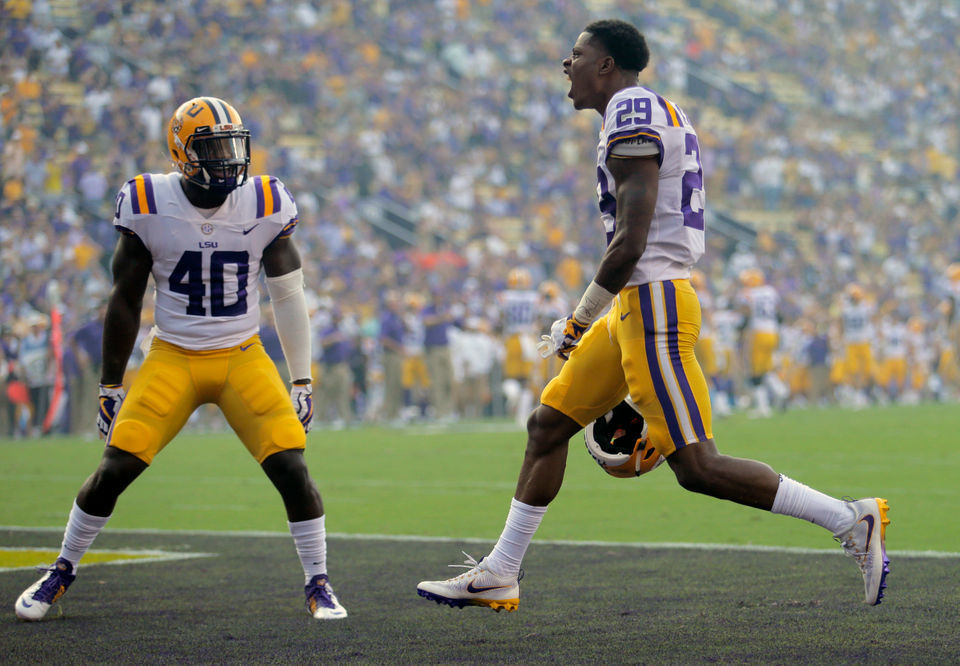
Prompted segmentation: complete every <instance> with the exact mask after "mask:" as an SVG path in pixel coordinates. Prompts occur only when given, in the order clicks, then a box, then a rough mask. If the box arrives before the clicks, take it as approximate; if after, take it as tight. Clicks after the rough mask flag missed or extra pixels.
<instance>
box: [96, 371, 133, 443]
mask: <svg viewBox="0 0 960 666" xmlns="http://www.w3.org/2000/svg"><path fill="white" fill-rule="evenodd" d="M125 397H127V394H126V393H125V392H124V390H123V385H122V384H100V409H99V410H98V411H97V430H99V431H100V439H106V438H107V435H108V434H109V432H110V426H112V425H113V419H114V418H116V416H117V412H119V411H120V405H122V404H123V399H124V398H125Z"/></svg>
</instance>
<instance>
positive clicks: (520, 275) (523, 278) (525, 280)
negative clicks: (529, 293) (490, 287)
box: [507, 268, 532, 289]
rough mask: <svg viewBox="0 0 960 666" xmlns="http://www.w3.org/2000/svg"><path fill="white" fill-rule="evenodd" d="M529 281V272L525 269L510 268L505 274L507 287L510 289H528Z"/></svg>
mask: <svg viewBox="0 0 960 666" xmlns="http://www.w3.org/2000/svg"><path fill="white" fill-rule="evenodd" d="M531 281H532V280H531V278H530V271H528V270H527V269H526V268H512V269H510V272H509V273H507V286H508V287H510V288H511V289H529V288H530V283H531Z"/></svg>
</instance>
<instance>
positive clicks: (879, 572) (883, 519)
mask: <svg viewBox="0 0 960 666" xmlns="http://www.w3.org/2000/svg"><path fill="white" fill-rule="evenodd" d="M849 504H850V507H851V508H852V509H853V511H854V514H855V516H856V518H855V520H854V522H853V526H852V527H851V528H850V529H848V530H846V531H845V532H838V533H836V534H834V535H833V538H834V539H836V540H837V541H839V542H840V545H842V546H843V550H844V552H846V554H847V555H849V556H850V557H852V558H853V559H855V560H856V561H857V566H859V567H860V571H861V573H863V585H864V594H865V598H864V601H865V602H866V603H868V604H870V605H871V606H876V605H877V604H879V603H880V600H881V599H883V590H884V589H885V588H886V587H887V574H888V573H890V559H889V558H888V557H887V548H886V536H887V525H889V524H890V519H889V518H887V511H889V510H890V505H889V504H887V500H885V499H883V498H882V497H868V498H867V499H862V500H857V501H852V502H850V503H849Z"/></svg>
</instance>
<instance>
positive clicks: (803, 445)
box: [0, 405, 960, 552]
mask: <svg viewBox="0 0 960 666" xmlns="http://www.w3.org/2000/svg"><path fill="white" fill-rule="evenodd" d="M488 430H492V431H490V432H478V431H477V428H470V427H469V426H466V425H464V426H461V427H460V428H457V427H452V428H449V429H434V430H431V429H429V428H426V427H423V428H418V427H416V426H413V427H410V428H407V429H398V430H387V429H376V428H363V429H357V430H347V431H339V432H333V431H324V430H321V429H318V430H315V431H314V432H311V434H310V435H309V440H308V448H307V458H308V462H309V464H310V468H311V471H312V473H313V476H314V478H315V479H316V480H317V483H318V485H319V487H320V491H321V493H322V494H323V497H324V502H325V505H326V512H327V521H328V522H327V525H328V530H329V531H331V532H335V533H345V534H392V535H397V534H408V535H421V536H445V537H456V538H468V537H473V538H486V539H495V538H496V537H497V535H498V534H499V532H500V529H501V528H502V527H503V520H504V518H505V517H506V511H507V508H508V506H509V501H510V498H511V496H512V495H513V489H514V484H515V482H516V475H517V471H518V470H519V465H520V461H521V458H522V455H523V449H524V445H525V435H524V434H523V433H521V432H519V431H516V430H509V429H508V427H507V426H502V427H499V428H488ZM715 431H716V436H717V443H718V446H719V447H720V449H721V451H723V452H725V453H728V454H730V455H735V456H742V457H747V458H755V459H758V460H763V461H765V462H767V463H769V464H770V465H772V466H773V467H774V469H776V470H777V471H779V472H782V473H784V474H786V475H788V476H790V477H792V478H794V479H796V480H798V481H801V482H804V483H806V484H808V485H810V486H812V487H814V488H817V489H819V490H821V491H823V492H825V493H827V494H830V495H834V496H838V497H839V496H852V497H861V496H868V495H880V496H884V497H887V498H888V499H889V500H890V506H891V514H890V515H891V519H892V520H893V526H892V527H891V530H890V536H889V543H888V546H889V548H891V549H894V550H939V551H950V552H958V551H960V530H956V529H948V530H945V529H943V522H942V518H943V516H945V515H958V514H960V491H958V489H957V483H956V480H957V479H958V478H960V448H958V447H957V446H956V442H957V435H956V434H955V433H957V432H960V410H958V409H957V408H956V407H954V406H950V405H931V406H921V407H909V408H907V407H898V408H887V409H874V410H865V411H860V412H845V411H832V410H831V411H795V412H790V413H787V414H783V415H780V416H778V417H777V418H775V419H771V420H766V421H750V420H746V419H744V418H733V419H729V420H726V421H723V422H720V423H718V424H717V425H716V426H715ZM101 448H102V445H101V444H100V443H99V442H80V441H74V440H70V439H47V440H41V441H17V442H9V441H7V442H2V443H0V458H2V460H3V465H2V468H0V481H2V484H0V486H2V488H0V499H2V501H0V525H19V526H35V527H39V526H48V527H60V526H62V525H63V523H64V520H65V519H66V515H67V512H68V511H69V509H70V506H71V503H72V500H73V497H74V495H75V494H76V491H77V489H78V488H79V486H80V484H81V483H82V482H83V480H84V479H85V478H86V477H87V475H88V474H89V473H90V472H91V471H92V470H93V469H94V467H95V466H96V464H97V460H98V459H99V456H100V452H101ZM38 489H42V492H38ZM110 527H114V528H119V527H126V528H156V529H174V530H177V529H181V530H182V529H206V530H267V531H283V530H284V529H285V524H284V522H283V512H282V508H281V505H280V502H279V498H278V497H277V496H276V493H275V491H274V490H273V488H272V487H271V486H270V484H269V483H268V482H267V481H266V478H265V477H264V476H263V473H262V472H261V471H260V469H259V467H258V466H257V465H256V463H255V462H254V461H253V460H252V459H251V458H250V457H249V456H248V455H247V453H246V452H245V450H244V449H243V447H242V446H241V445H240V444H239V442H237V441H236V440H235V439H234V437H233V436H232V435H228V434H225V435H190V434H188V433H184V434H182V435H181V436H180V437H179V438H177V439H175V440H174V441H173V442H172V443H171V444H170V445H169V446H168V447H167V449H166V450H165V451H163V452H162V454H161V455H160V456H158V458H157V460H156V461H155V462H154V464H153V466H152V467H151V469H149V470H147V471H146V472H145V473H144V475H143V476H142V477H141V478H140V479H138V480H137V482H136V483H134V485H133V486H131V488H130V489H129V490H128V491H127V492H126V493H125V494H124V496H123V497H121V498H120V502H119V503H118V506H117V510H116V512H115V514H114V516H113V518H112V520H111V523H110ZM538 537H539V538H542V539H562V540H578V541H584V540H599V541H622V542H657V543H659V542H696V543H724V544H761V545H769V546H802V547H812V548H831V547H833V542H832V541H831V540H830V538H829V536H827V535H825V533H824V532H823V531H822V530H820V529H818V528H816V527H814V526H812V525H809V524H806V523H803V522H800V521H796V520H793V519H789V518H784V517H782V516H773V515H770V514H767V513H764V512H760V511H754V510H750V509H745V508H743V507H740V506H736V505H734V504H731V503H728V502H720V501H717V500H714V499H711V498H707V497H703V496H699V495H694V494H692V493H688V492H686V491H683V490H682V489H680V488H679V486H678V485H677V484H676V481H675V480H674V477H673V475H672V473H671V472H670V470H669V468H667V467H666V466H664V467H661V468H659V469H657V470H655V471H654V472H653V473H651V474H648V475H646V476H643V477H640V478H637V479H614V478H612V477H609V476H607V475H606V474H604V473H603V472H602V471H601V470H600V468H599V467H597V466H596V465H595V463H594V462H593V461H592V460H591V459H590V457H589V456H588V455H587V453H586V450H585V448H584V447H583V444H582V440H579V439H574V440H572V442H571V454H570V457H569V461H568V464H567V475H566V480H565V482H564V487H563V489H562V490H561V492H560V495H559V497H558V498H557V500H556V501H555V502H554V503H553V505H551V507H550V510H549V512H548V513H547V517H546V519H545V520H544V523H543V525H542V527H541V529H540V531H539V532H538Z"/></svg>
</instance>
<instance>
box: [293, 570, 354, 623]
mask: <svg viewBox="0 0 960 666" xmlns="http://www.w3.org/2000/svg"><path fill="white" fill-rule="evenodd" d="M303 591H304V593H305V594H306V595H307V611H308V612H309V613H310V615H312V616H313V617H314V618H316V619H318V620H339V619H341V618H345V617H346V616H347V609H346V608H344V607H343V606H341V605H340V602H339V601H337V595H335V594H334V593H333V588H332V587H330V583H329V581H328V580H327V576H326V574H317V575H316V576H314V577H313V578H311V579H310V582H309V583H307V585H306V586H304V588H303Z"/></svg>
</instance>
